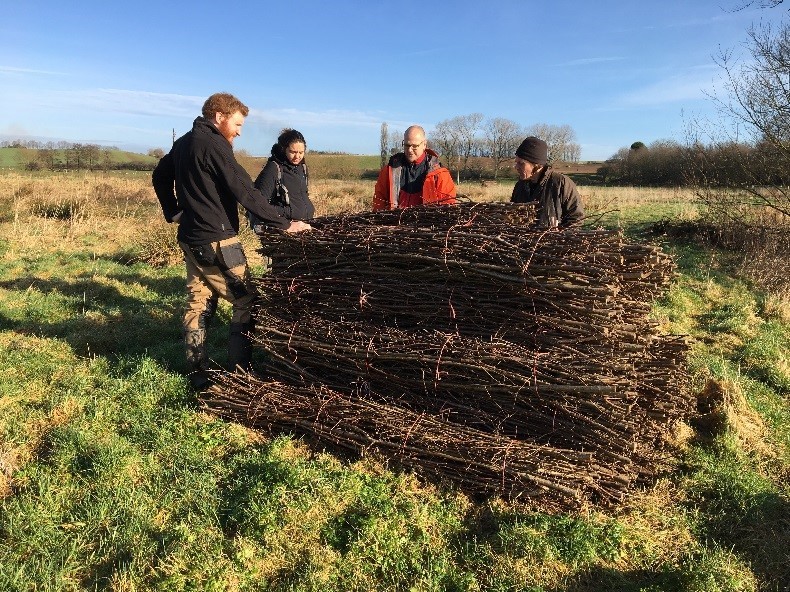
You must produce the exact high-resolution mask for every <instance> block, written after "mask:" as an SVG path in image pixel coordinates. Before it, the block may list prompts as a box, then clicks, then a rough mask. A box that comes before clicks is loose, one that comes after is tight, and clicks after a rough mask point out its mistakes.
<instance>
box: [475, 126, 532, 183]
mask: <svg viewBox="0 0 790 592" xmlns="http://www.w3.org/2000/svg"><path fill="white" fill-rule="evenodd" d="M483 134H484V138H485V140H484V141H485V147H486V150H487V152H488V156H489V157H490V158H491V160H492V161H493V162H494V179H496V178H497V177H498V175H499V169H500V167H501V166H502V165H503V164H504V163H506V162H508V161H509V160H513V158H515V154H516V148H518V145H519V143H520V142H521V140H522V139H523V137H524V136H525V135H526V134H525V133H524V130H523V129H522V128H521V126H520V125H519V124H518V123H516V122H515V121H513V120H511V119H505V118H504V117H495V118H494V119H489V120H488V121H487V122H486V123H485V126H484V127H483Z"/></svg>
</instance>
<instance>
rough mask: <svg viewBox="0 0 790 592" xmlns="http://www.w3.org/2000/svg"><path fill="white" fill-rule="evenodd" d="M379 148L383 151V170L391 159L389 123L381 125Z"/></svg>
mask: <svg viewBox="0 0 790 592" xmlns="http://www.w3.org/2000/svg"><path fill="white" fill-rule="evenodd" d="M379 148H380V149H381V168H384V167H385V166H386V165H387V159H388V158H389V126H388V125H387V122H386V121H385V122H384V123H382V124H381V132H380V133H379Z"/></svg>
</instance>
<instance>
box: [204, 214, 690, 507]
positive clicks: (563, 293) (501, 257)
mask: <svg viewBox="0 0 790 592" xmlns="http://www.w3.org/2000/svg"><path fill="white" fill-rule="evenodd" d="M531 215H532V210H531V208H530V207H529V206H514V205H510V204H465V205H461V206H456V207H424V208H422V207H418V208H410V209H406V210H395V211H391V212H374V213H365V214H358V215H343V216H336V217H326V218H322V219H319V220H317V221H316V224H315V225H314V226H315V229H314V230H313V231H312V232H309V233H299V234H294V235H290V234H276V235H271V236H266V237H265V238H264V239H263V246H262V253H263V254H264V255H266V256H268V257H269V258H270V259H271V262H272V271H271V273H270V274H269V275H267V276H264V277H262V278H259V279H258V280H257V282H258V284H259V290H260V292H261V294H262V297H263V303H262V305H261V307H260V309H259V312H258V327H259V328H258V330H257V331H256V332H255V334H254V336H253V337H254V341H255V343H256V345H257V346H258V347H260V348H262V349H263V350H265V352H266V353H267V355H266V356H265V361H264V363H263V366H262V367H261V368H259V369H258V370H259V372H260V373H262V374H266V375H268V376H272V377H274V378H275V379H276V380H273V381H266V382H261V381H260V380H259V379H257V378H256V377H254V376H251V375H239V374H236V375H229V374H225V375H222V376H221V377H220V379H219V382H218V385H217V386H216V387H215V388H214V389H213V390H212V391H211V392H210V393H209V394H208V396H207V397H206V398H205V399H204V403H205V404H206V405H207V406H208V407H209V408H210V409H212V410H214V411H215V412H218V413H221V414H224V415H227V416H228V417H232V418H234V419H237V420H239V421H242V422H244V423H247V424H249V425H251V426H253V427H258V428H262V429H266V430H283V429H286V430H293V431H296V432H298V433H302V434H309V435H311V436H315V437H317V438H318V439H319V440H320V441H322V442H324V443H326V444H330V445H332V446H335V447H339V448H345V449H349V450H352V451H353V452H355V453H363V452H365V451H367V450H370V449H375V450H376V451H378V452H379V453H381V454H383V455H385V456H386V457H387V458H389V459H391V460H392V461H393V462H396V463H398V464H400V465H402V466H405V467H409V468H412V469H414V470H416V471H418V472H420V473H422V474H423V475H427V476H431V477H441V478H446V479H449V480H453V481H455V482H457V483H458V484H459V485H461V486H462V487H464V488H465V489H468V490H472V491H481V492H485V493H496V494H499V495H503V496H506V497H521V498H526V499H529V500H531V501H532V502H533V504H534V505H535V506H538V507H543V508H547V509H561V508H568V507H573V506H577V505H578V504H581V503H585V502H595V503H602V504H608V503H613V502H616V501H617V500H620V499H622V498H623V496H624V495H625V494H626V493H627V491H628V489H629V488H630V487H631V486H632V485H633V484H635V483H636V482H640V481H647V480H649V479H650V478H651V476H653V475H654V474H655V471H656V469H657V467H658V466H660V464H661V462H662V459H663V458H664V452H663V451H662V448H661V442H662V439H663V437H664V436H665V435H667V433H668V432H669V430H670V429H671V426H672V424H673V423H674V422H675V421H676V420H677V419H679V418H681V417H683V416H684V415H686V414H687V413H688V411H689V408H690V398H689V396H688V393H687V389H686V380H687V376H686V373H685V370H684V369H683V365H682V363H683V359H684V357H685V352H686V345H685V343H684V341H683V340H682V339H679V338H677V337H666V336H661V335H659V334H658V333H657V330H656V326H655V324H654V323H653V322H651V321H650V320H649V316H648V313H649V310H650V303H651V301H652V300H653V299H654V298H655V297H657V296H659V295H660V294H662V293H663V291H664V290H666V288H667V286H668V284H669V281H670V280H671V278H672V275H673V264H672V261H671V260H670V258H669V257H668V256H666V255H665V254H664V253H662V252H661V251H660V250H659V249H658V248H656V247H653V246H648V245H640V244H634V243H629V242H626V241H625V240H624V238H623V236H622V235H621V234H620V233H618V232H616V231H581V230H568V231H559V232H557V231H544V230H537V229H534V228H530V227H529V226H527V225H525V224H524V221H526V220H529V219H530V217H531Z"/></svg>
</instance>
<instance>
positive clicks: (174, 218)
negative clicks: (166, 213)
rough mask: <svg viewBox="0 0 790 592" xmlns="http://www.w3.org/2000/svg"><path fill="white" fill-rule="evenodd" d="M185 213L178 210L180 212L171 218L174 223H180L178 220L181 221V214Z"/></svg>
mask: <svg viewBox="0 0 790 592" xmlns="http://www.w3.org/2000/svg"><path fill="white" fill-rule="evenodd" d="M183 213H184V212H178V214H176V215H175V216H173V218H172V219H171V221H172V222H173V223H175V224H178V221H179V220H181V214H183Z"/></svg>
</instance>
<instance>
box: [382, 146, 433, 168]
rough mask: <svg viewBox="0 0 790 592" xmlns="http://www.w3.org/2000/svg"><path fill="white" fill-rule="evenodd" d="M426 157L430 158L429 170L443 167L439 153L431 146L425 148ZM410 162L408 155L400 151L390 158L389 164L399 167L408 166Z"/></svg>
mask: <svg viewBox="0 0 790 592" xmlns="http://www.w3.org/2000/svg"><path fill="white" fill-rule="evenodd" d="M423 156H425V158H427V159H428V170H429V171H433V170H435V169H438V168H439V167H441V166H442V165H441V163H440V162H439V155H438V154H437V153H436V152H434V151H433V150H431V149H430V148H426V149H425V154H424V155H423ZM408 164H409V161H408V160H407V159H406V155H405V154H404V153H403V152H398V153H397V154H396V155H394V156H393V157H392V158H390V162H389V165H390V166H391V167H392V168H398V167H402V166H406V165H408Z"/></svg>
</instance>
